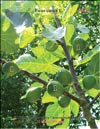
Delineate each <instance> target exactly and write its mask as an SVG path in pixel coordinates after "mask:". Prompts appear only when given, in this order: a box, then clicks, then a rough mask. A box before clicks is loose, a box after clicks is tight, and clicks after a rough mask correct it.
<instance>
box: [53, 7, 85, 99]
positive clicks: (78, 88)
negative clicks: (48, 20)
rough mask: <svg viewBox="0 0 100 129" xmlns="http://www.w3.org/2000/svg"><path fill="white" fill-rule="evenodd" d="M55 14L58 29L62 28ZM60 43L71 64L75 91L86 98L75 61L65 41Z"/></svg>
mask: <svg viewBox="0 0 100 129" xmlns="http://www.w3.org/2000/svg"><path fill="white" fill-rule="evenodd" d="M52 8H53V10H54V6H52ZM53 13H54V19H55V22H56V25H57V27H61V24H60V21H59V19H58V17H57V16H56V12H55V11H54V12H53ZM60 42H61V43H60V45H61V46H62V48H63V50H64V52H65V55H66V58H67V60H68V63H69V68H70V72H71V74H72V78H73V80H74V89H75V90H76V92H77V93H78V95H79V96H81V97H83V98H84V96H85V95H84V93H83V91H82V89H81V87H80V84H79V82H78V79H77V76H76V72H75V70H74V66H73V60H72V59H71V56H70V54H69V51H68V48H67V45H66V42H65V39H64V38H62V39H61V41H60Z"/></svg>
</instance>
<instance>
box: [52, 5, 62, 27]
mask: <svg viewBox="0 0 100 129" xmlns="http://www.w3.org/2000/svg"><path fill="white" fill-rule="evenodd" d="M52 9H53V10H54V6H53V5H52ZM53 13H54V19H55V22H56V25H57V27H60V26H61V24H60V21H59V19H58V17H57V16H56V12H55V11H53Z"/></svg>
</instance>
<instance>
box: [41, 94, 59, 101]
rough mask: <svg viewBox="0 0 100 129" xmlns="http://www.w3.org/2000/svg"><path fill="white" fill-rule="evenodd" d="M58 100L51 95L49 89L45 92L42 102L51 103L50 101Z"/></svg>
mask: <svg viewBox="0 0 100 129" xmlns="http://www.w3.org/2000/svg"><path fill="white" fill-rule="evenodd" d="M56 101H57V98H56V97H53V96H51V95H49V94H48V92H47V91H46V92H45V93H44V96H43V97H42V103H50V102H56Z"/></svg>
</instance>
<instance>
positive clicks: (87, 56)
mask: <svg viewBox="0 0 100 129" xmlns="http://www.w3.org/2000/svg"><path fill="white" fill-rule="evenodd" d="M99 51H100V45H97V46H95V47H94V48H93V49H92V50H91V51H88V53H87V54H85V55H84V56H83V59H82V60H80V61H79V62H78V66H79V65H82V64H85V63H88V62H89V61H90V60H91V59H92V57H93V56H94V55H95V54H97V53H98V52H99Z"/></svg>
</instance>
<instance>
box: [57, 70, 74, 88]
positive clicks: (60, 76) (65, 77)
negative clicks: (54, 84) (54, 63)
mask: <svg viewBox="0 0 100 129" xmlns="http://www.w3.org/2000/svg"><path fill="white" fill-rule="evenodd" d="M55 79H56V80H57V81H59V82H60V83H61V84H62V85H68V84H70V83H71V82H72V76H71V74H70V72H69V71H68V70H66V69H64V68H62V69H60V70H59V71H58V73H57V74H56V76H55Z"/></svg>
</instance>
